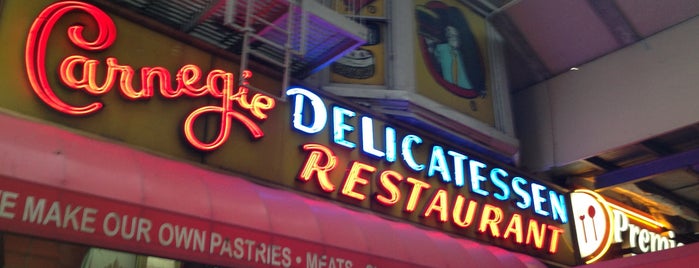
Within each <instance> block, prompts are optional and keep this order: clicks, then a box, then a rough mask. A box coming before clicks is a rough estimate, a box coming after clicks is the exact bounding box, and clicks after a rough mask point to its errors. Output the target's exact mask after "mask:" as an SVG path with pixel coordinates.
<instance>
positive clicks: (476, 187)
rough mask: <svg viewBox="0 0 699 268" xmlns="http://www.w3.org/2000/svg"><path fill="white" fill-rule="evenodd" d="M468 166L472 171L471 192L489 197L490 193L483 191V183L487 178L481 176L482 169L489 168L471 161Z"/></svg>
mask: <svg viewBox="0 0 699 268" xmlns="http://www.w3.org/2000/svg"><path fill="white" fill-rule="evenodd" d="M468 165H469V168H470V170H471V192H474V193H477V194H479V195H482V196H488V194H489V193H488V191H486V190H483V189H481V182H484V181H485V180H486V177H483V176H482V175H481V174H480V169H482V168H486V167H487V166H486V165H485V164H483V163H481V162H478V161H476V160H471V161H469V163H468Z"/></svg>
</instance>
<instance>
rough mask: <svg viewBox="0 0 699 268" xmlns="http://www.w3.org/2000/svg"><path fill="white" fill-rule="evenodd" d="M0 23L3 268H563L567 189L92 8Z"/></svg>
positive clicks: (79, 5) (20, 6)
mask: <svg viewBox="0 0 699 268" xmlns="http://www.w3.org/2000/svg"><path fill="white" fill-rule="evenodd" d="M0 12H2V13H0V21H1V22H2V23H1V24H0V25H1V26H0V40H3V42H4V43H6V46H5V48H4V49H3V50H2V51H0V57H1V58H2V59H3V61H2V62H4V63H3V66H2V67H1V68H0V75H1V76H2V79H3V81H6V82H7V83H6V84H4V85H3V86H2V97H1V98H0V99H1V100H0V106H1V107H2V114H1V115H0V120H1V123H0V125H2V126H3V129H4V130H3V131H2V134H1V135H2V138H1V139H0V143H1V145H0V146H2V152H3V155H2V156H0V187H1V188H0V201H2V203H1V204H0V231H2V234H3V237H4V238H3V241H4V245H3V250H4V253H3V261H5V264H6V265H8V266H15V265H16V266H19V267H25V266H26V267H43V266H42V265H43V264H42V263H41V262H37V263H36V264H29V263H31V261H29V260H35V259H36V260H39V259H43V260H46V259H47V258H45V256H44V257H42V258H38V257H37V256H39V255H41V254H39V255H31V254H29V253H26V252H29V251H24V250H21V249H20V248H23V246H22V245H25V244H26V243H42V242H46V241H50V243H59V246H58V247H57V248H65V247H69V248H72V249H74V250H72V251H71V250H69V251H70V252H72V253H71V254H70V255H71V256H73V255H74V256H77V257H74V258H68V259H70V261H69V262H70V263H77V261H75V260H76V259H80V263H82V265H84V266H85V265H87V266H88V267H89V265H96V266H99V265H101V264H97V263H98V260H97V259H99V258H98V257H95V256H98V255H99V254H103V255H104V254H106V253H104V252H101V251H99V252H98V251H95V249H93V247H94V248H104V249H109V250H117V251H123V252H129V253H132V254H137V255H152V256H158V257H163V258H168V259H173V260H177V262H176V263H175V264H172V265H180V266H182V267H201V266H196V265H199V264H195V263H200V264H202V265H218V266H235V267H238V266H240V267H248V266H250V267H412V266H415V267H460V266H464V265H489V266H492V267H512V266H531V267H542V266H544V264H543V263H548V264H551V265H554V266H568V265H575V264H577V263H578V260H579V258H578V257H576V256H578V255H577V252H576V247H575V240H574V239H575V238H574V237H573V233H574V232H573V230H572V225H571V223H570V222H571V221H572V218H571V217H572V216H571V215H572V212H571V210H570V200H569V192H568V191H567V190H565V189H561V188H560V187H557V186H555V185H551V184H548V183H545V182H541V181H538V180H536V179H535V178H533V177H532V176H529V175H528V174H526V173H524V172H522V171H519V170H517V169H516V168H514V167H512V166H510V165H508V164H507V163H502V162H499V161H496V160H493V159H492V158H490V157H488V156H486V155H483V154H481V153H479V152H476V151H475V150H473V149H472V148H468V147H467V146H463V145H459V144H455V143H454V142H453V141H451V140H449V139H446V138H444V137H442V136H441V135H439V134H438V133H431V132H429V131H425V130H424V129H420V128H419V127H415V126H411V125H409V124H406V123H405V122H401V121H396V120H393V119H391V118H388V117H386V116H384V115H381V114H378V113H376V112H373V111H372V110H370V109H367V108H366V107H363V106H360V105H357V104H354V103H352V102H350V101H348V100H345V99H343V98H340V97H337V96H335V95H332V94H328V93H325V92H322V91H319V90H317V89H312V88H307V87H305V86H302V85H294V86H291V87H288V88H283V86H282V83H281V81H280V80H279V79H278V75H277V74H275V73H274V72H273V71H269V70H260V71H258V69H264V68H258V69H256V66H251V68H249V69H250V70H249V71H245V72H240V73H241V74H242V75H240V76H239V75H238V73H239V71H240V70H239V67H238V63H237V62H234V61H233V60H231V59H230V58H226V57H222V56H220V55H219V54H216V53H213V52H211V51H207V50H202V49H201V48H199V47H196V46H192V45H188V44H187V43H183V42H182V41H180V40H177V39H174V38H172V37H170V36H167V35H163V34H160V33H158V32H156V31H153V30H150V29H147V28H144V27H142V26H141V25H139V24H138V23H137V22H134V21H130V20H127V19H124V18H122V17H120V16H117V15H114V14H113V13H111V12H109V11H106V10H105V9H104V8H102V7H101V6H99V5H95V4H92V3H86V2H80V1H64V2H55V3H54V2H51V1H34V2H31V3H24V2H21V1H3V2H2V9H0ZM239 80H242V81H239ZM478 105H480V104H478ZM27 248H30V247H27ZM88 248H90V249H88ZM54 251H55V252H53V253H49V254H48V255H50V256H54V257H55V256H56V255H59V256H58V257H57V259H56V260H58V259H61V258H63V257H64V256H63V257H62V256H60V255H61V254H60V252H61V250H59V249H55V250H54ZM56 252H58V253H56ZM86 252H97V253H89V254H88V253H86ZM37 254H38V253H37ZM114 254H116V253H114ZM114 254H112V255H109V254H107V255H109V256H121V255H118V254H116V255H114ZM42 256H43V255H42ZM85 256H91V257H89V258H88V257H85ZM35 257H36V258H35ZM110 258H111V257H110ZM49 259H50V258H49ZM108 259H109V258H108ZM117 260H121V262H120V263H119V265H123V263H124V262H129V263H133V262H136V263H141V264H142V265H143V266H138V267H150V266H148V265H149V264H148V261H149V259H147V258H146V259H144V258H142V257H133V256H131V257H130V255H128V254H126V255H124V256H122V257H115V260H114V262H116V261H117ZM144 260H145V264H143V262H144ZM100 261H101V260H100ZM47 262H50V261H47ZM92 262H94V263H92ZM91 263H92V264H91ZM108 263H109V264H113V265H115V266H116V264H114V263H112V260H111V259H109V262H108ZM141 264H139V265H141ZM67 266H68V267H70V265H67ZM180 266H168V267H180ZM59 267H60V266H59ZM124 267H127V266H126V265H124ZM153 267H155V266H153Z"/></svg>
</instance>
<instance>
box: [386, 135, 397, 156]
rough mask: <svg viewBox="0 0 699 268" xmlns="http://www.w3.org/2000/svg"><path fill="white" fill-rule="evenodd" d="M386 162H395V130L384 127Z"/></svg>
mask: <svg viewBox="0 0 699 268" xmlns="http://www.w3.org/2000/svg"><path fill="white" fill-rule="evenodd" d="M386 161H388V162H391V163H393V162H396V130H395V129H394V128H392V127H386Z"/></svg>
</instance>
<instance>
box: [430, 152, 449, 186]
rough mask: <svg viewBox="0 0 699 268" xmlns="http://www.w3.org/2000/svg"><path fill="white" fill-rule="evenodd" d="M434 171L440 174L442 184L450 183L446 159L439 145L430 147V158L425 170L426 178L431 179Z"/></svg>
mask: <svg viewBox="0 0 699 268" xmlns="http://www.w3.org/2000/svg"><path fill="white" fill-rule="evenodd" d="M436 171H439V173H441V174H442V181H443V182H451V174H449V167H448V166H447V159H446V157H445V156H444V148H442V146H439V145H435V146H433V147H432V156H431V157H430V165H429V168H428V169H427V177H432V176H433V175H434V173H435V172H436Z"/></svg>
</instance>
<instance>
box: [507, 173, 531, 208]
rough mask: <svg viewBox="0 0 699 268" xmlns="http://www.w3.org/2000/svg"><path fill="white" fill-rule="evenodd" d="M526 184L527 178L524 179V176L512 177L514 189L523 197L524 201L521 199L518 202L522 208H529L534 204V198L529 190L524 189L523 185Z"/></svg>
mask: <svg viewBox="0 0 699 268" xmlns="http://www.w3.org/2000/svg"><path fill="white" fill-rule="evenodd" d="M525 184H527V180H525V179H523V178H522V177H514V178H512V190H514V192H515V194H517V195H518V196H519V197H521V198H522V201H519V202H517V204H516V205H517V206H518V207H519V208H521V209H527V208H529V207H530V206H531V205H532V198H531V196H530V195H529V192H527V191H525V190H524V189H522V185H525Z"/></svg>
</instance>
